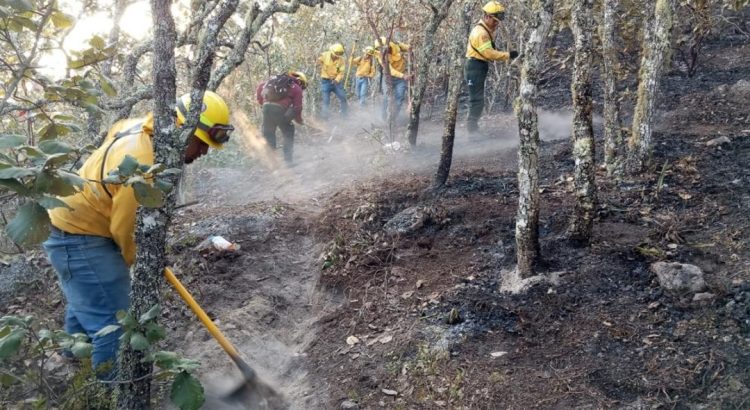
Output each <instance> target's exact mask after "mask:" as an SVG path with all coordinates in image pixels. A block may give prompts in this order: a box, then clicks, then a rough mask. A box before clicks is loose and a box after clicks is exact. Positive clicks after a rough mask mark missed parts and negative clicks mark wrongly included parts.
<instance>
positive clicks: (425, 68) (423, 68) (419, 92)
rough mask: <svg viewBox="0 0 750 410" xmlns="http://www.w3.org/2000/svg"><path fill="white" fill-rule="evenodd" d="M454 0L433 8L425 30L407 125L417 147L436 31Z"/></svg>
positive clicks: (407, 129)
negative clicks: (420, 114) (420, 118)
mask: <svg viewBox="0 0 750 410" xmlns="http://www.w3.org/2000/svg"><path fill="white" fill-rule="evenodd" d="M452 4H453V0H443V2H442V3H441V4H440V6H439V7H440V8H439V9H438V8H435V7H433V8H432V17H431V18H430V23H429V25H428V26H427V30H425V41H424V44H423V45H422V49H421V52H420V53H419V58H418V59H417V67H418V72H417V73H415V78H414V81H415V82H416V84H415V87H414V94H413V96H412V100H411V110H410V112H409V124H408V125H407V127H406V135H407V139H408V140H409V145H411V146H412V147H415V146H416V145H417V134H418V133H419V113H420V111H421V110H422V100H423V99H424V93H425V90H426V89H427V79H428V74H429V72H430V65H431V64H430V61H432V60H434V58H435V57H434V55H433V49H434V48H435V32H437V29H438V27H440V23H442V22H443V20H445V17H446V16H447V15H448V11H449V10H450V7H451V5H452Z"/></svg>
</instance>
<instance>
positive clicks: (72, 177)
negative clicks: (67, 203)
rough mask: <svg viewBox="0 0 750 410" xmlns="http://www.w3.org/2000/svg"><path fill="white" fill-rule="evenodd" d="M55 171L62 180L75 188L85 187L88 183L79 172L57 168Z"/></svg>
mask: <svg viewBox="0 0 750 410" xmlns="http://www.w3.org/2000/svg"><path fill="white" fill-rule="evenodd" d="M55 173H56V174H57V177H58V178H59V179H60V180H61V181H63V182H64V183H66V184H68V185H70V186H72V187H74V188H77V189H83V185H84V184H86V180H85V179H83V178H81V177H80V176H79V175H78V174H74V173H72V172H68V171H63V170H61V169H58V170H55Z"/></svg>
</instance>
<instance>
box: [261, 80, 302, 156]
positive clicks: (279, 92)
mask: <svg viewBox="0 0 750 410" xmlns="http://www.w3.org/2000/svg"><path fill="white" fill-rule="evenodd" d="M305 88H307V77H306V76H305V74H304V73H301V72H299V71H290V72H288V73H287V74H279V75H275V76H273V77H271V78H269V79H268V80H266V81H264V82H262V83H260V84H259V85H258V89H257V90H256V91H255V97H256V98H257V100H258V104H260V105H261V106H262V107H263V125H262V128H263V138H265V139H266V142H267V143H268V145H269V146H270V147H271V148H273V149H276V128H279V129H281V134H282V135H283V137H284V161H286V163H287V164H289V165H291V163H292V156H293V154H294V124H292V120H294V121H296V122H297V124H300V125H302V124H303V123H304V122H303V121H302V92H303V90H304V89H305Z"/></svg>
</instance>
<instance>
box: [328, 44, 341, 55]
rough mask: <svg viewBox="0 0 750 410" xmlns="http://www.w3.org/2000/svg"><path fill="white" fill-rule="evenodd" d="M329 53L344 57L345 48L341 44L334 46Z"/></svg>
mask: <svg viewBox="0 0 750 410" xmlns="http://www.w3.org/2000/svg"><path fill="white" fill-rule="evenodd" d="M328 51H330V52H332V53H333V54H336V55H339V56H340V55H343V54H344V46H343V45H342V44H341V43H336V44H333V45H332V46H331V47H330V48H329V49H328Z"/></svg>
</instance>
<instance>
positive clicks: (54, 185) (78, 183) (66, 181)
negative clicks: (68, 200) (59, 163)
mask: <svg viewBox="0 0 750 410" xmlns="http://www.w3.org/2000/svg"><path fill="white" fill-rule="evenodd" d="M85 183H86V180H85V179H83V178H81V177H79V176H78V175H76V174H73V173H70V172H67V171H63V170H61V169H56V170H54V171H43V172H40V173H39V175H37V177H36V180H35V181H34V190H35V191H36V192H38V193H47V194H52V195H55V196H68V195H73V194H75V193H76V192H77V191H78V190H79V189H81V188H83V184H85Z"/></svg>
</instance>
